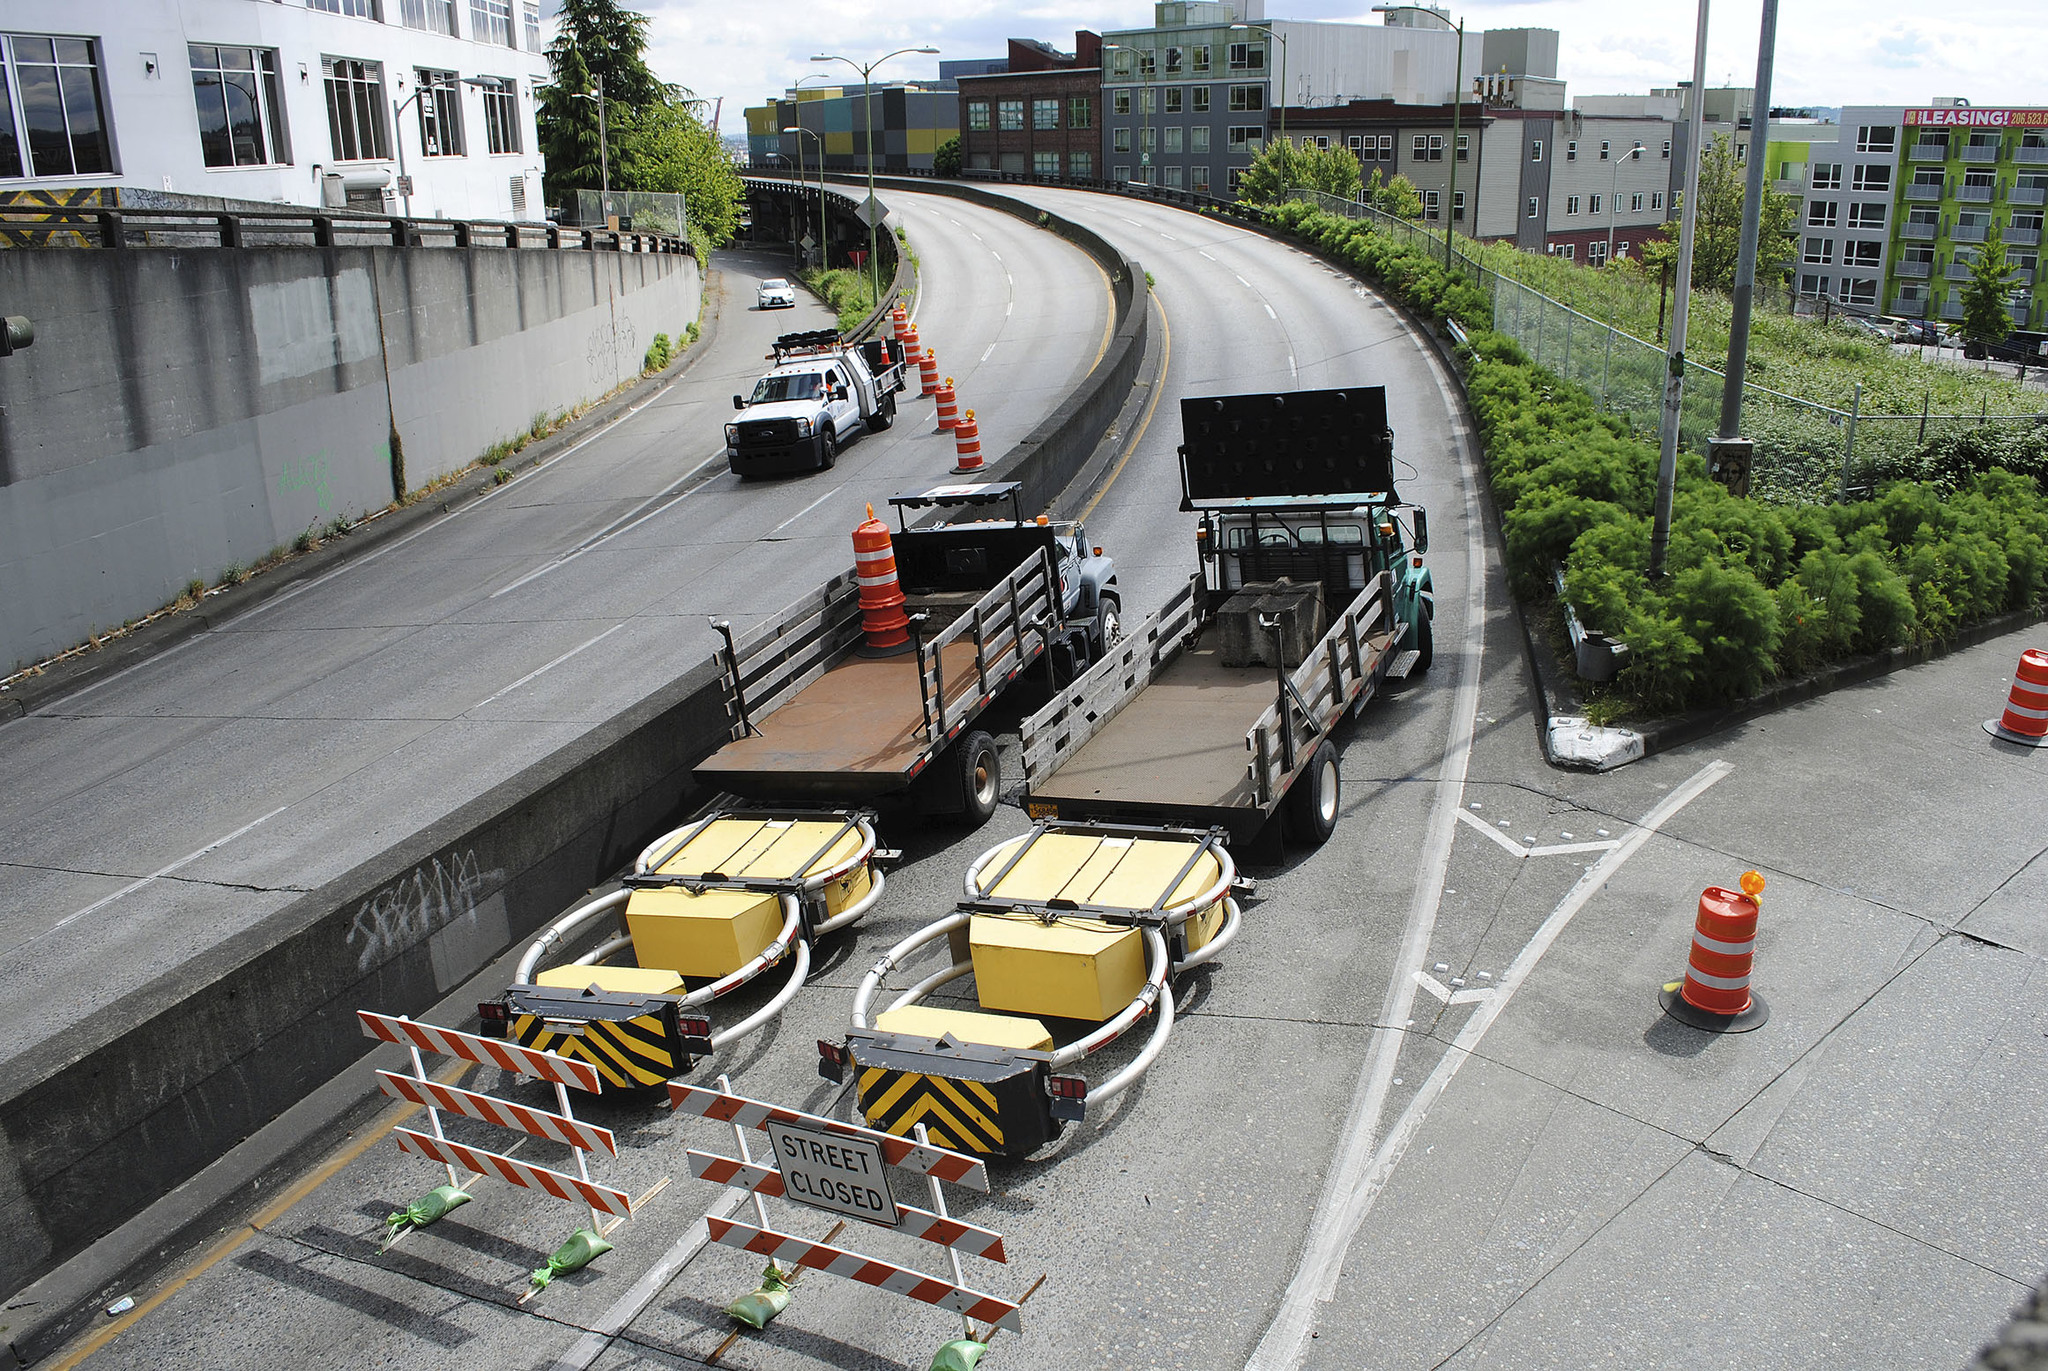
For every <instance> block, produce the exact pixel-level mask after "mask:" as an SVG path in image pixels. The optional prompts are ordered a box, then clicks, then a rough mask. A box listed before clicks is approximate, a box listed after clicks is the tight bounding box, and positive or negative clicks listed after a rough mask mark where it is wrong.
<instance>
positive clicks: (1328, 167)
mask: <svg viewBox="0 0 2048 1371" xmlns="http://www.w3.org/2000/svg"><path fill="white" fill-rule="evenodd" d="M1358 185H1359V182H1358V158H1357V157H1356V156H1354V155H1353V154H1351V153H1349V152H1347V151H1345V150H1344V149H1343V148H1297V147H1295V146H1294V145H1293V144H1291V143H1289V142H1287V141H1285V140H1284V139H1274V140H1273V141H1272V142H1269V143H1267V144H1266V148H1265V151H1263V152H1261V153H1260V154H1259V155H1258V157H1257V158H1255V159H1254V160H1253V162H1252V164H1251V166H1249V167H1247V168H1246V169H1245V174H1244V179H1243V180H1242V181H1241V182H1239V183H1238V188H1237V198H1238V199H1239V200H1242V201H1245V202H1246V203H1248V204H1255V205H1276V204H1278V203H1280V202H1281V201H1282V200H1284V199H1286V198H1287V192H1288V191H1290V190H1293V189H1294V188H1296V187H1297V186H1305V187H1307V188H1308V189H1310V190H1319V191H1321V192H1322V193H1323V194H1325V195H1334V196H1336V197H1337V198H1338V199H1340V200H1354V199H1356V198H1357V196H1358Z"/></svg>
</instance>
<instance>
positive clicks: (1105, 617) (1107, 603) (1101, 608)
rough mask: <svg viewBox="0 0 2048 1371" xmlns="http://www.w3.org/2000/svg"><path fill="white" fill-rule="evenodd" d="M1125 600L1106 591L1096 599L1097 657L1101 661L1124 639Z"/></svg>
mask: <svg viewBox="0 0 2048 1371" xmlns="http://www.w3.org/2000/svg"><path fill="white" fill-rule="evenodd" d="M1123 611H1124V602H1123V601H1122V600H1120V599H1118V598H1117V597H1116V596H1114V595H1111V594H1109V593H1108V592H1106V591H1105V592H1104V593H1103V594H1101V595H1099V596H1097V597H1096V601H1095V637H1096V652H1095V658H1096V660H1097V661H1100V660H1101V659H1102V658H1103V656H1104V655H1106V654H1107V653H1108V652H1109V650H1110V649H1111V648H1113V647H1115V646H1116V645H1117V644H1118V643H1120V642H1122V641H1123V640H1124V620H1123Z"/></svg>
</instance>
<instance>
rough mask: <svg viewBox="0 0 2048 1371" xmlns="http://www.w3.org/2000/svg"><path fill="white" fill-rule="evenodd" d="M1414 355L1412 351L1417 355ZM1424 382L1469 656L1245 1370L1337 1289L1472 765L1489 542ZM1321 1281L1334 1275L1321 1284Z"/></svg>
mask: <svg viewBox="0 0 2048 1371" xmlns="http://www.w3.org/2000/svg"><path fill="white" fill-rule="evenodd" d="M1419 347H1420V345H1419V344H1418V350H1419ZM1425 356H1426V354H1425ZM1430 374H1431V376H1432V377H1434V379H1435V380H1436V387H1437V392H1438V394H1439V395H1440V396H1441V397H1442V399H1443V406H1444V413H1446V414H1448V415H1451V416H1452V421H1451V423H1452V433H1453V439H1454V443H1455V447H1456V451H1457V454H1458V471H1459V475H1460V477H1461V478H1462V480H1461V483H1460V484H1461V486H1462V493H1463V496H1464V515H1465V527H1466V528H1467V529H1468V530H1470V535H1471V536H1468V537H1467V538H1466V539H1465V623H1466V625H1467V626H1468V627H1467V632H1466V640H1467V642H1468V643H1469V645H1470V646H1469V649H1468V650H1467V651H1466V652H1464V653H1463V654H1461V657H1460V660H1459V664H1458V683H1457V685H1456V687H1455V688H1454V689H1453V690H1452V694H1451V716H1450V724H1449V731H1448V733H1447V734H1446V736H1445V739H1444V750H1443V761H1442V763H1441V765H1440V767H1439V770H1438V774H1437V782H1436V796H1435V799H1434V800H1433V801H1432V802H1431V805H1430V811H1429V822H1428V825H1427V827H1426V828H1425V830H1424V833H1423V840H1422V849H1421V852H1420V854H1419V856H1418V857H1417V860H1416V866H1415V885H1414V891H1415V893H1414V897H1413V899H1412V901H1411V903H1410V905H1409V908H1408V921H1407V925H1406V927H1405V928H1404V929H1403V931H1402V935H1401V947H1400V950H1399V952H1398V953H1397V954H1396V956H1395V958H1394V972H1393V975H1392V976H1391V977H1390V978H1389V981H1388V984H1387V993H1386V998H1385V1000H1384V1001H1382V1003H1381V1006H1380V1012H1379V1017H1378V1018H1376V1019H1375V1020H1374V1021H1373V1022H1375V1023H1377V1024H1380V1025H1382V1027H1380V1028H1377V1029H1375V1030H1374V1031H1373V1035H1372V1041H1371V1044H1370V1047H1369V1050H1368V1055H1367V1060H1366V1064H1365V1066H1364V1068H1363V1069H1362V1070H1361V1071H1360V1073H1359V1077H1358V1084H1357V1085H1356V1086H1355V1087H1354V1088H1353V1092H1352V1097H1351V1109H1350V1111H1349V1113H1348V1114H1347V1115H1346V1117H1345V1120H1344V1128H1343V1131H1342V1132H1341V1133H1339V1134H1338V1143H1337V1149H1336V1153H1335V1155H1333V1156H1332V1157H1331V1158H1330V1169H1329V1171H1328V1173H1327V1174H1326V1176H1325V1177H1324V1181H1323V1190H1322V1193H1321V1194H1320V1195H1318V1196H1317V1197H1316V1207H1315V1211H1314V1213H1313V1214H1312V1215H1311V1217H1310V1219H1309V1227H1308V1243H1307V1245H1306V1247H1305V1248H1304V1249H1303V1251H1302V1255H1301V1258H1300V1262H1299V1264H1298V1265H1297V1266H1296V1267H1295V1273H1294V1277H1293V1279H1292V1280H1291V1281H1290V1282H1289V1283H1288V1287H1287V1292H1286V1294H1285V1296H1283V1298H1282V1300H1281V1305H1280V1311H1279V1313H1278V1314H1276V1315H1275V1316H1274V1319H1273V1323H1272V1325H1271V1326H1270V1327H1268V1328H1267V1330H1266V1335H1265V1337H1264V1338H1262V1339H1260V1341H1259V1345H1258V1347H1257V1348H1255V1349H1254V1350H1253V1352H1252V1359H1251V1362H1250V1363H1248V1365H1249V1366H1251V1367H1265V1366H1285V1367H1290V1368H1291V1367H1294V1366H1296V1365H1297V1364H1299V1362H1300V1359H1301V1349H1302V1348H1303V1347H1304V1346H1306V1344H1307V1342H1308V1335H1309V1333H1310V1331H1311V1324H1312V1318H1313V1303H1314V1301H1315V1300H1316V1299H1323V1298H1327V1296H1326V1295H1324V1294H1322V1291H1323V1289H1324V1283H1325V1280H1326V1278H1327V1279H1328V1280H1329V1281H1334V1280H1335V1275H1334V1274H1333V1273H1334V1271H1335V1269H1336V1265H1338V1264H1341V1262H1342V1259H1343V1250H1344V1249H1345V1248H1346V1247H1348V1246H1349V1242H1350V1239H1349V1237H1348V1236H1343V1237H1342V1238H1341V1241H1340V1235H1339V1232H1338V1229H1337V1227H1336V1224H1337V1221H1338V1219H1339V1218H1340V1217H1341V1210H1342V1208H1343V1207H1344V1206H1345V1205H1346V1204H1347V1203H1348V1202H1349V1200H1350V1197H1351V1196H1352V1195H1353V1194H1354V1193H1356V1191H1357V1190H1358V1188H1359V1186H1360V1185H1362V1184H1364V1181H1365V1177H1366V1174H1367V1173H1366V1168H1367V1167H1368V1166H1369V1165H1370V1164H1371V1162H1372V1157H1373V1143H1374V1139H1375V1135H1376V1133H1377V1131H1378V1128H1379V1120H1380V1115H1381V1114H1382V1113H1384V1112H1385V1109H1386V1100H1387V1092H1388V1091H1389V1090H1391V1089H1392V1088H1393V1083H1394V1068H1395V1065H1396V1064H1397V1061H1398V1059H1399V1057H1400V1054H1401V1046H1402V1043H1403V1041H1404V1040H1405V1039H1406V1036H1407V1033H1406V1029H1405V1028H1403V1027H1400V1025H1405V1024H1406V1023H1407V1021H1408V1019H1409V1012H1408V1011H1409V1010H1410V1009H1411V1008H1412V1007H1413V1006H1414V1004H1415V991H1416V984H1415V979H1414V976H1413V975H1412V974H1411V973H1410V972H1409V970H1408V968H1410V967H1417V966H1421V965H1423V964H1424V959H1425V954H1427V953H1428V951H1429V940H1430V937H1431V935H1432V934H1433V933H1434V931H1435V929H1436V918H1437V911H1438V909H1439V907H1440V906H1441V904H1442V902H1443V890H1444V883H1445V878H1446V876H1447V875H1448V873H1449V871H1450V864H1451V842H1452V840H1453V839H1454V838H1455V837H1456V836H1457V832H1458V821H1457V818H1456V816H1457V815H1458V814H1459V813H1460V812H1462V810H1463V807H1464V806H1463V801H1462V797H1463V794H1464V789H1465V774H1466V771H1467V769H1468V768H1469V767H1470V765H1471V761H1472V744H1473V739H1474V737H1475V735H1476V733H1477V729H1478V722H1479V671H1480V662H1481V657H1482V655H1483V653H1484V650H1485V638H1484V625H1485V623H1486V575H1485V571H1486V568H1485V563H1484V546H1483V545H1484V542H1485V539H1484V538H1483V537H1481V536H1480V528H1481V525H1480V522H1479V504H1478V500H1479V496H1478V490H1479V482H1478V476H1477V474H1476V470H1475V467H1476V455H1475V453H1474V452H1473V442H1472V433H1471V430H1470V429H1469V428H1468V427H1467V426H1466V424H1465V422H1464V421H1463V419H1462V418H1459V417H1457V416H1458V415H1459V414H1460V412H1461V411H1460V409H1459V406H1458V401H1457V399H1456V397H1455V396H1453V395H1452V394H1451V388H1450V383H1449V381H1447V380H1446V379H1445V376H1444V373H1443V371H1442V369H1441V368H1440V367H1437V366H1433V365H1432V366H1431V367H1430ZM1326 1273H1330V1274H1327V1276H1326ZM1276 1358H1277V1360H1276Z"/></svg>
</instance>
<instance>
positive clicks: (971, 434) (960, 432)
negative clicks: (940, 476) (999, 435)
mask: <svg viewBox="0 0 2048 1371" xmlns="http://www.w3.org/2000/svg"><path fill="white" fill-rule="evenodd" d="M953 446H954V448H955V450H957V451H958V452H959V454H960V465H959V466H956V467H954V468H953V474H954V475H955V476H965V475H966V474H967V473H968V472H970V471H980V470H981V428H980V426H979V425H977V424H976V423H975V422H974V411H973V410H971V409H970V410H968V411H967V412H966V413H964V414H962V415H961V416H960V419H959V421H958V422H957V423H955V424H954V425H953Z"/></svg>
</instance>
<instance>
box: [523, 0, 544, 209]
mask: <svg viewBox="0 0 2048 1371" xmlns="http://www.w3.org/2000/svg"><path fill="white" fill-rule="evenodd" d="M519 13H520V15H521V16H522V18H523V21H524V22H523V24H522V27H523V28H524V29H525V30H526V50H527V51H528V52H539V51H541V42H540V0H523V2H522V3H521V5H520V6H519ZM519 184H520V190H519V197H520V198H521V199H522V200H523V199H524V198H525V197H526V178H524V177H521V178H520V183H519Z"/></svg>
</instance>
